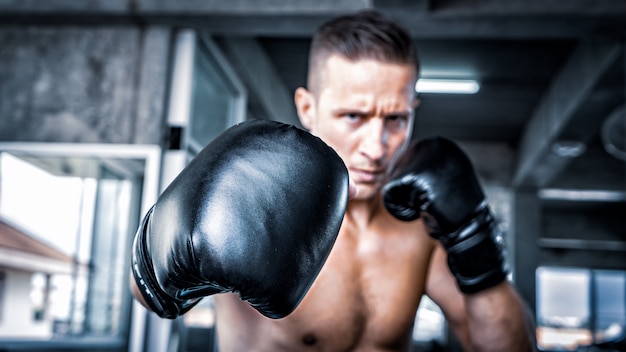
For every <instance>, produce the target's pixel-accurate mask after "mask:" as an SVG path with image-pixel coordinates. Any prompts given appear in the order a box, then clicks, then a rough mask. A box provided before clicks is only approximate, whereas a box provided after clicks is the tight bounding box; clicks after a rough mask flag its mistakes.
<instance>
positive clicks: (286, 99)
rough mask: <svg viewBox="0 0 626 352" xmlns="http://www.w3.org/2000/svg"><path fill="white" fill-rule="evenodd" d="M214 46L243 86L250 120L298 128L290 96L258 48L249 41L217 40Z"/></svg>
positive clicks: (245, 39)
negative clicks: (272, 122) (229, 64)
mask: <svg viewBox="0 0 626 352" xmlns="http://www.w3.org/2000/svg"><path fill="white" fill-rule="evenodd" d="M217 42H218V44H219V46H220V47H221V49H222V50H223V51H224V55H225V56H226V57H228V58H229V61H230V63H231V65H233V67H234V68H235V69H236V70H237V73H238V74H239V78H240V79H241V80H242V81H243V82H244V84H245V85H246V89H247V91H248V94H249V97H248V99H249V103H250V113H251V114H252V117H254V118H262V119H266V120H275V121H280V122H284V123H288V124H292V125H297V126H300V123H299V121H298V117H297V114H296V109H295V107H294V102H293V94H291V93H290V92H289V90H288V89H287V86H286V85H285V84H284V82H283V81H282V80H281V78H280V75H279V74H278V71H277V69H276V67H275V66H274V64H273V63H272V61H271V59H270V58H269V56H268V55H267V54H266V53H265V51H264V50H263V48H262V47H261V45H260V44H259V43H258V42H257V41H256V40H255V39H252V38H220V39H219V40H217Z"/></svg>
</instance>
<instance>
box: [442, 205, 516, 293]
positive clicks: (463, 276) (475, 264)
mask: <svg viewBox="0 0 626 352" xmlns="http://www.w3.org/2000/svg"><path fill="white" fill-rule="evenodd" d="M440 240H441V242H442V244H443V246H444V248H446V250H447V253H448V266H449V267H450V271H451V272H452V274H453V275H454V276H455V277H456V280H457V283H458V286H459V289H460V290H461V292H463V293H476V292H479V291H482V290H485V289H487V288H490V287H493V286H495V285H497V284H499V283H500V282H502V281H504V280H506V276H507V274H508V271H509V268H508V264H507V262H506V254H505V253H506V249H505V247H504V241H503V239H502V235H501V233H500V230H499V228H498V226H497V223H496V221H495V220H494V218H493V215H492V214H491V212H490V210H489V207H488V206H486V205H485V206H483V207H481V209H480V210H479V212H478V214H477V216H475V217H474V218H473V219H472V220H471V221H470V222H469V223H467V224H466V225H465V226H463V227H461V228H460V229H459V230H457V231H455V232H454V233H451V234H448V235H446V236H441V237H440Z"/></svg>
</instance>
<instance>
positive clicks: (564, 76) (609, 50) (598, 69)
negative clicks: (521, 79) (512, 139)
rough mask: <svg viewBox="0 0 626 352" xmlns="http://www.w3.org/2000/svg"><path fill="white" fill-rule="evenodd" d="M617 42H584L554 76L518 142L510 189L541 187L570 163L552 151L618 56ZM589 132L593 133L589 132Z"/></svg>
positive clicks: (619, 49) (620, 48) (619, 45)
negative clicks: (515, 164) (515, 165)
mask: <svg viewBox="0 0 626 352" xmlns="http://www.w3.org/2000/svg"><path fill="white" fill-rule="evenodd" d="M621 51H622V46H621V43H620V42H616V41H599V40H598V41H585V42H582V43H581V44H580V45H579V47H578V48H577V49H576V50H575V51H574V53H573V54H572V56H571V57H570V58H569V60H568V61H567V62H566V64H565V65H564V67H563V68H562V69H561V70H560V72H558V73H557V74H556V76H555V77H554V79H553V80H552V82H551V83H550V86H549V87H548V89H547V90H546V93H545V95H544V97H543V99H542V100H541V101H540V102H539V103H538V104H537V106H536V108H535V111H534V113H533V115H532V117H531V118H530V120H529V122H528V124H527V125H526V129H525V131H524V134H523V136H522V139H521V143H520V147H519V153H518V158H517V167H516V170H515V173H514V177H513V186H514V187H517V188H521V187H543V186H545V185H548V184H549V183H550V182H551V181H552V180H553V178H554V177H555V176H556V175H558V173H559V172H560V171H561V170H562V169H563V168H564V167H565V166H566V165H567V164H568V163H569V161H570V160H568V159H567V158H563V157H559V156H557V155H556V154H554V153H553V152H552V147H553V145H554V143H555V142H556V141H557V140H558V138H559V136H560V133H561V132H562V131H563V130H564V129H565V128H566V127H567V126H568V124H570V123H572V120H573V119H574V116H575V115H576V113H577V111H579V109H581V107H583V106H584V104H585V99H587V98H588V97H589V96H590V94H592V91H593V88H594V87H595V86H596V85H597V83H598V82H599V80H600V79H601V77H602V76H603V75H604V74H605V73H606V71H607V70H608V69H609V68H610V67H611V66H612V65H613V64H615V62H616V60H617V59H618V58H619V57H620V53H621ZM590 133H592V131H590Z"/></svg>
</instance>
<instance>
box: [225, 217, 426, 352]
mask: <svg viewBox="0 0 626 352" xmlns="http://www.w3.org/2000/svg"><path fill="white" fill-rule="evenodd" d="M388 221H389V220H388V219H387V220H386V222H385V231H384V232H383V231H377V230H376V226H371V227H370V228H369V229H368V231H367V232H366V233H363V232H362V231H361V233H358V234H357V233H356V231H353V229H352V230H351V228H350V226H349V225H348V226H346V224H345V223H344V226H342V230H341V231H340V234H339V237H338V238H337V241H336V243H335V246H334V247H333V250H332V252H331V254H330V256H329V258H328V260H327V262H326V264H325V266H324V267H323V269H322V271H321V272H320V274H319V276H318V278H317V279H316V281H315V282H314V284H313V286H312V287H311V289H310V290H309V292H308V294H307V295H306V296H305V298H304V299H303V300H302V302H301V303H300V305H299V306H298V308H297V309H296V310H295V311H294V312H293V313H292V314H290V315H289V316H287V317H285V318H282V319H269V318H266V317H264V316H262V315H261V314H260V313H258V312H257V311H256V310H254V309H253V308H251V307H250V306H249V305H248V304H247V303H246V302H244V301H241V300H240V299H239V297H238V296H237V295H235V294H231V293H229V294H220V295H216V296H215V303H216V309H217V333H218V341H219V345H220V351H222V352H224V351H226V352H228V351H250V350H254V351H306V350H311V351H354V350H363V351H407V350H409V348H410V342H411V336H412V334H411V333H412V328H413V322H414V319H415V312H416V310H417V307H418V305H419V301H420V299H421V296H422V294H423V293H424V284H425V282H424V281H425V277H426V274H427V269H428V262H429V259H430V255H431V253H432V250H433V248H434V244H433V242H432V240H430V238H429V237H428V236H427V235H425V233H423V232H422V231H418V230H416V229H421V228H422V226H417V225H416V223H419V221H418V222H413V223H400V222H393V221H392V223H391V224H392V225H391V226H390V225H389V222H388Z"/></svg>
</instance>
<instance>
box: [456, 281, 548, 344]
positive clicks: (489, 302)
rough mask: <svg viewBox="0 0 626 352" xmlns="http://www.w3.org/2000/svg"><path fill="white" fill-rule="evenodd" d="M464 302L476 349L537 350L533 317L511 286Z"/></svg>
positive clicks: (470, 296)
mask: <svg viewBox="0 0 626 352" xmlns="http://www.w3.org/2000/svg"><path fill="white" fill-rule="evenodd" d="M464 300H465V306H466V311H467V328H468V334H469V339H470V345H471V348H472V349H473V350H475V351H520V352H521V351H535V350H536V347H535V346H536V343H535V329H534V321H533V319H532V315H531V314H530V311H529V310H528V308H527V307H526V305H525V304H524V302H523V300H522V299H521V297H520V296H519V295H518V293H517V292H516V290H515V288H514V287H513V286H512V285H511V284H510V283H508V282H503V283H501V284H499V285H497V286H494V287H492V288H489V289H487V290H484V291H481V292H479V293H476V294H469V295H464Z"/></svg>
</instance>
